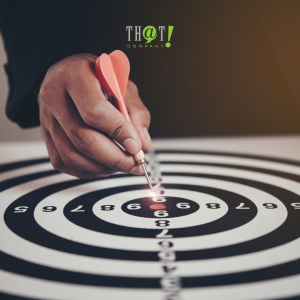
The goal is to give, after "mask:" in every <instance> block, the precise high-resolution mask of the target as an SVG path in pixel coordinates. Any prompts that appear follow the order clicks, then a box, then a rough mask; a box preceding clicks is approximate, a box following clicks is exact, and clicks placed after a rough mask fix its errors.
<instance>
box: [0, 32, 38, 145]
mask: <svg viewBox="0 0 300 300" xmlns="http://www.w3.org/2000/svg"><path fill="white" fill-rule="evenodd" d="M5 63H6V53H5V51H4V46H3V40H2V37H1V36H0V65H1V68H0V142H5V141H34V140H41V139H42V138H41V134H40V129H39V128H33V129H21V128H19V126H18V125H17V124H14V123H12V122H11V121H10V120H9V119H8V118H7V116H6V114H5V105H6V99H7V93H8V84H7V77H6V74H5V71H4V68H3V65H4V64H5Z"/></svg>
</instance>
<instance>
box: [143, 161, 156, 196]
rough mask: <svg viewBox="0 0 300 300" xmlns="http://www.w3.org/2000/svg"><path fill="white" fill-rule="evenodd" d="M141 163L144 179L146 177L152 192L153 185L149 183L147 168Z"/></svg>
mask: <svg viewBox="0 0 300 300" xmlns="http://www.w3.org/2000/svg"><path fill="white" fill-rule="evenodd" d="M141 165H142V168H143V170H144V173H145V176H146V179H147V181H148V184H149V187H150V189H151V191H152V192H153V193H154V191H153V187H152V184H151V180H150V178H149V175H148V172H147V170H146V167H145V164H144V163H142V164H141Z"/></svg>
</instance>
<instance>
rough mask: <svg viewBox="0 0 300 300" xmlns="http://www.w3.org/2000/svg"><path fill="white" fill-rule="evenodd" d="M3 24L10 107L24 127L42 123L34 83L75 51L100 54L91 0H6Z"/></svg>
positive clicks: (9, 111) (11, 114) (0, 18)
mask: <svg viewBox="0 0 300 300" xmlns="http://www.w3.org/2000/svg"><path fill="white" fill-rule="evenodd" d="M0 5H1V7H0V29H1V34H2V36H3V39H4V44H5V49H6V52H7V58H8V64H7V65H6V72H7V74H8V77H9V85H10V92H9V96H8V103H7V108H6V112H7V115H8V117H9V118H10V119H11V120H12V121H14V122H17V123H18V124H19V125H20V126H21V127H30V126H36V125H38V124H39V117H38V104H37V98H36V95H35V94H34V93H33V89H34V88H38V86H39V83H40V82H41V80H42V78H43V77H44V74H45V73H46V71H47V69H48V68H49V67H50V66H51V65H53V64H54V63H55V62H57V61H59V60H61V59H62V58H65V57H67V56H70V55H73V54H76V53H83V52H85V53H93V54H96V55H98V54H100V52H101V51H100V47H99V44H98V43H97V38H96V37H95V34H94V28H93V23H92V22H93V21H92V18H91V15H90V9H89V6H88V4H87V1H79V0H71V1H67V0H64V1H57V0H54V1H36V0H32V1H12V0H8V1H1V2H0Z"/></svg>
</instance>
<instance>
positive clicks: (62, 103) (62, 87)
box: [38, 54, 151, 179]
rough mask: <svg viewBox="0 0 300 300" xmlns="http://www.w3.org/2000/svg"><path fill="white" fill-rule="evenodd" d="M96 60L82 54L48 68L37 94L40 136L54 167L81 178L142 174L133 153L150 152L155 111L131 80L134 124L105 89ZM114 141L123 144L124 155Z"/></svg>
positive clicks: (130, 104)
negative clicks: (120, 173) (145, 101)
mask: <svg viewBox="0 0 300 300" xmlns="http://www.w3.org/2000/svg"><path fill="white" fill-rule="evenodd" d="M96 59H97V57H96V56H95V55H91V54H77V55H73V56H70V57H67V58H65V59H63V60H61V61H59V62H57V63H56V64H54V65H53V66H51V67H50V68H49V70H48V71H47V73H46V76H45V78H44V80H43V82H42V84H41V88H40V92H39V95H38V102H39V109H40V122H41V133H42V137H43V139H44V141H45V143H46V146H47V150H48V154H49V157H50V160H51V163H52V165H53V167H54V168H55V169H56V170H58V171H60V172H63V173H66V174H69V175H73V176H76V177H78V178H82V179H89V178H97V177H103V176H108V175H110V174H112V173H115V172H117V171H120V172H126V173H132V174H140V175H141V174H143V169H142V168H141V166H138V165H136V163H135V161H134V158H133V156H132V155H133V154H136V153H138V152H139V151H140V150H141V149H143V150H148V149H150V148H151V138H150V135H149V133H148V128H149V125H150V113H149V111H148V110H147V108H146V107H145V106H144V104H143V102H142V101H141V99H140V98H139V95H138V90H137V87H136V85H135V84H134V83H133V82H132V81H130V80H129V81H128V84H127V88H126V92H125V95H124V101H125V103H126V107H127V110H128V113H129V116H130V118H131V121H132V124H131V123H130V122H129V121H127V120H126V119H125V117H124V116H123V115H122V114H121V113H120V112H119V110H118V109H117V108H115V107H114V106H113V104H112V103H111V102H110V101H108V96H107V93H106V92H105V91H104V90H102V89H101V87H100V84H99V81H98V79H97V77H96V74H95V71H94V68H95V62H96ZM109 137H110V138H112V139H114V140H115V141H117V142H118V143H119V144H120V145H122V146H123V147H124V148H125V149H126V150H127V151H128V152H129V153H130V154H128V153H125V152H124V151H122V150H121V149H120V148H119V147H118V146H117V145H116V144H115V143H114V142H113V141H111V140H110V139H109Z"/></svg>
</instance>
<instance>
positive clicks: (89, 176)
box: [75, 172, 95, 179]
mask: <svg viewBox="0 0 300 300" xmlns="http://www.w3.org/2000/svg"><path fill="white" fill-rule="evenodd" d="M75 176H76V177H77V178H79V179H92V178H95V175H93V174H91V173H86V172H81V173H78V174H76V175H75Z"/></svg>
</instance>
